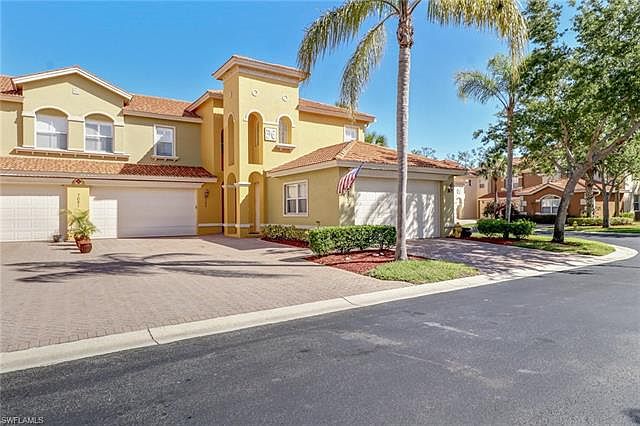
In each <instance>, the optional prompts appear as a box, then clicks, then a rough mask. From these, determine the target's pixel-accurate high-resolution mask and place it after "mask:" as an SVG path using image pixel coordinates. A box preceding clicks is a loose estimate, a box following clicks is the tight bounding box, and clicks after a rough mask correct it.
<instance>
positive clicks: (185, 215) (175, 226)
mask: <svg viewBox="0 0 640 426" xmlns="http://www.w3.org/2000/svg"><path fill="white" fill-rule="evenodd" d="M89 208H90V212H91V220H92V222H93V223H94V224H95V225H96V227H97V228H98V232H97V233H96V235H95V236H94V238H123V237H161V236H182V235H195V234H196V191H195V190H193V189H153V188H126V187H119V188H115V187H92V188H91V198H90V205H89Z"/></svg>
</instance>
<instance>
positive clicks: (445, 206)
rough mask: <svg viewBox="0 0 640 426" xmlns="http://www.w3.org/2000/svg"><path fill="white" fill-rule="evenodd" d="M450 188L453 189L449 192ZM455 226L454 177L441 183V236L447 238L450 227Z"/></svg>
mask: <svg viewBox="0 0 640 426" xmlns="http://www.w3.org/2000/svg"><path fill="white" fill-rule="evenodd" d="M449 188H452V190H451V191H449ZM453 225H455V193H454V184H453V176H451V177H449V179H447V180H445V181H442V182H440V236H441V237H446V236H447V235H448V233H449V229H448V228H449V227H451V226H453Z"/></svg>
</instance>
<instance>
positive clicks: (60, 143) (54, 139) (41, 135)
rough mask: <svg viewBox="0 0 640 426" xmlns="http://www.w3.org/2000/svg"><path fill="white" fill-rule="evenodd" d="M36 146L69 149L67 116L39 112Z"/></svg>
mask: <svg viewBox="0 0 640 426" xmlns="http://www.w3.org/2000/svg"><path fill="white" fill-rule="evenodd" d="M36 147H38V148H49V149H67V118H66V117H55V116H51V115H41V114H38V115H37V116H36Z"/></svg>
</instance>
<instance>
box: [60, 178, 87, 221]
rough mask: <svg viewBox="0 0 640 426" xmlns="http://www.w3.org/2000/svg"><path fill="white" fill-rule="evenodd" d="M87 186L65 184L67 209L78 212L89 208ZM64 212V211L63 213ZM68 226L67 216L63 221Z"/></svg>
mask: <svg viewBox="0 0 640 426" xmlns="http://www.w3.org/2000/svg"><path fill="white" fill-rule="evenodd" d="M89 195H90V193H89V187H88V186H85V185H72V186H67V211H68V212H71V213H78V212H82V211H86V210H89ZM65 214H66V213H65ZM65 223H66V226H67V228H68V227H69V218H68V216H67V220H66V221H65Z"/></svg>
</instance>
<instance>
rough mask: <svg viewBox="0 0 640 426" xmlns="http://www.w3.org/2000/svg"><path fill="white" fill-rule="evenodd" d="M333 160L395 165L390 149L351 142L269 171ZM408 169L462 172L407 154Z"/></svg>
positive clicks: (455, 167) (394, 155) (444, 164)
mask: <svg viewBox="0 0 640 426" xmlns="http://www.w3.org/2000/svg"><path fill="white" fill-rule="evenodd" d="M333 160H340V161H352V162H362V163H366V164H387V165H396V164H397V155H396V151H395V150H394V149H391V148H384V147H381V146H377V145H371V144H368V143H364V142H359V141H353V142H344V143H340V144H337V145H331V146H327V147H325V148H320V149H317V150H315V151H313V152H311V153H309V154H307V155H303V156H302V157H298V158H296V159H295V160H292V161H289V162H288V163H285V164H281V165H280V166H278V167H276V168H274V169H272V170H270V171H271V172H280V171H284V170H290V169H295V168H298V167H304V166H311V165H314V164H320V163H326V162H329V161H333ZM408 163H409V167H428V168H438V169H448V170H463V169H461V168H460V167H457V166H454V165H452V164H450V163H449V162H445V161H441V160H433V159H431V158H427V157H423V156H422V155H415V154H409V156H408Z"/></svg>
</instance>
